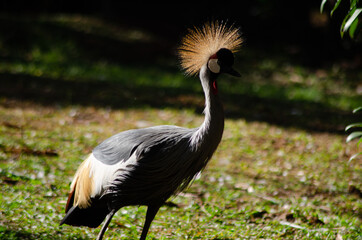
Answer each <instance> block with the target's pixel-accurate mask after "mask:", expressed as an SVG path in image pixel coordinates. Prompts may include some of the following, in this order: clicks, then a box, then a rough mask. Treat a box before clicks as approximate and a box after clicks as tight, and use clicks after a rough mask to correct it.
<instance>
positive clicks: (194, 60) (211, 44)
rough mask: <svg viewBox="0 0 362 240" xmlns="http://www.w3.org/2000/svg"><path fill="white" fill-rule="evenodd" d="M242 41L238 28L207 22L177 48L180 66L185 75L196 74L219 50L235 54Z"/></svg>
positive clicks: (190, 33)
mask: <svg viewBox="0 0 362 240" xmlns="http://www.w3.org/2000/svg"><path fill="white" fill-rule="evenodd" d="M242 42H243V40H242V38H241V35H240V31H239V29H238V28H236V27H234V25H231V26H227V25H226V23H224V22H218V21H214V22H207V23H205V24H204V25H203V26H202V27H201V28H196V27H194V28H193V29H189V30H188V34H187V35H186V36H185V37H184V38H183V39H182V41H181V45H180V47H179V48H178V54H179V57H180V60H181V66H182V68H183V69H184V70H185V72H186V74H188V75H194V74H197V73H198V72H199V71H200V69H201V67H202V66H203V65H204V64H206V63H207V61H208V60H209V58H210V57H211V56H212V55H214V54H215V53H216V52H217V51H218V50H220V49H221V48H227V49H229V50H230V51H231V52H233V53H234V52H236V51H237V50H238V48H239V47H240V46H241V44H242Z"/></svg>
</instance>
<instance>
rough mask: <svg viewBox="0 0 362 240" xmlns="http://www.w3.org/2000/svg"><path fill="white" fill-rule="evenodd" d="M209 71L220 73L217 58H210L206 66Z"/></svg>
mask: <svg viewBox="0 0 362 240" xmlns="http://www.w3.org/2000/svg"><path fill="white" fill-rule="evenodd" d="M207 66H208V68H209V70H210V71H211V72H213V73H220V65H219V63H218V59H217V58H211V59H210V60H209V62H208V64H207Z"/></svg>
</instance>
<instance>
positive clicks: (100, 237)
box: [97, 209, 117, 240]
mask: <svg viewBox="0 0 362 240" xmlns="http://www.w3.org/2000/svg"><path fill="white" fill-rule="evenodd" d="M116 212H117V211H116V210H115V209H112V211H111V212H110V213H108V215H107V217H106V221H105V222H104V224H103V227H102V229H101V231H100V232H99V234H98V237H97V240H102V238H103V235H104V233H105V232H106V230H107V227H108V225H109V223H110V222H111V220H112V217H113V215H114V214H115V213H116Z"/></svg>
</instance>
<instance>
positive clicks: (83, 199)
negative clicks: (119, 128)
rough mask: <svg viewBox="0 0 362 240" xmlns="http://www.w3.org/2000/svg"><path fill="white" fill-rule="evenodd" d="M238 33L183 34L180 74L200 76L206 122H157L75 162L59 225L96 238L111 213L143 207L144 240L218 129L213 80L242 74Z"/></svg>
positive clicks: (196, 169) (224, 27) (216, 139)
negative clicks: (93, 232) (90, 231)
mask: <svg viewBox="0 0 362 240" xmlns="http://www.w3.org/2000/svg"><path fill="white" fill-rule="evenodd" d="M242 42H243V40H242V37H241V33H240V29H239V28H238V27H236V26H235V24H228V23H227V22H226V21H208V22H205V23H204V24H203V25H201V26H200V27H195V26H194V27H191V28H189V29H188V30H187V32H186V34H185V36H184V37H183V38H182V40H181V42H180V44H179V47H178V48H177V51H178V56H179V60H180V66H181V68H182V69H183V70H184V71H185V75H188V76H192V75H197V74H198V75H199V78H200V82H201V86H202V89H203V92H204V96H205V109H204V121H203V123H202V124H201V125H200V126H199V127H196V128H184V127H179V126H174V125H162V126H155V127H148V128H143V129H131V130H126V131H123V132H120V133H118V134H115V135H113V136H111V137H109V138H108V139H106V140H104V141H103V142H101V143H100V144H99V145H98V146H96V147H95V148H94V149H93V151H92V153H90V154H89V155H88V157H87V158H86V159H85V160H84V161H83V162H82V163H81V165H80V166H79V168H78V169H77V171H76V173H75V176H74V178H73V181H72V183H71V185H70V192H69V196H68V201H67V204H66V207H65V216H64V218H63V219H62V220H61V222H60V225H62V224H67V225H72V226H87V227H91V228H96V227H98V226H99V225H100V224H101V223H102V222H103V221H104V219H105V221H104V223H103V226H102V228H101V230H100V232H99V234H98V236H97V240H101V239H102V238H103V236H104V234H105V232H106V230H107V228H108V225H109V223H110V222H111V220H112V217H113V216H114V214H115V213H116V212H117V211H118V210H119V209H120V208H122V207H125V206H147V212H146V217H145V221H144V225H143V229H142V232H141V236H140V240H145V239H146V237H147V234H148V231H149V228H150V226H151V223H152V221H153V219H154V218H155V216H156V214H157V212H158V211H159V209H160V207H161V206H162V205H163V204H164V203H165V202H166V200H167V199H168V198H170V197H171V196H175V195H177V194H178V193H180V192H181V191H183V190H185V188H187V187H188V186H189V185H190V184H191V183H192V182H193V180H194V179H195V177H196V176H197V175H198V174H199V173H200V172H201V171H202V170H203V169H204V168H205V166H206V165H207V163H208V162H209V160H210V159H211V157H212V156H213V154H214V152H215V150H216V149H217V147H218V145H219V143H220V141H221V138H222V135H223V131H224V110H223V105H222V102H221V98H220V94H219V89H218V85H217V79H218V77H219V76H220V75H221V74H224V73H226V74H230V75H233V76H235V77H240V74H239V73H238V72H237V71H236V70H234V69H233V64H234V53H235V52H237V51H238V50H239V48H240V47H241V45H242Z"/></svg>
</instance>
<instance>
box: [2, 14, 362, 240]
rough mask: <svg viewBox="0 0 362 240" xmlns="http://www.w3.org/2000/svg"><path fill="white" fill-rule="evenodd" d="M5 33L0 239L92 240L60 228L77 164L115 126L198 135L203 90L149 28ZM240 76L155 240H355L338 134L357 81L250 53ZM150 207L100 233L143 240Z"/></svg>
mask: <svg viewBox="0 0 362 240" xmlns="http://www.w3.org/2000/svg"><path fill="white" fill-rule="evenodd" d="M0 31H1V33H2V34H0V50H1V51H0V61H1V64H0V79H1V82H2V88H1V89H0V188H1V193H2V194H1V195H0V216H1V217H0V239H94V238H95V236H96V235H97V233H98V232H99V230H100V229H99V228H98V229H89V228H76V227H70V226H59V221H60V219H61V218H62V217H63V215H64V206H65V204H66V198H67V192H68V189H69V184H70V181H71V179H72V176H73V175H74V173H75V170H76V168H77V167H78V166H79V164H80V163H81V161H82V159H84V158H85V157H86V156H87V154H89V152H90V151H91V150H92V148H94V147H95V146H96V145H97V144H98V143H99V142H101V141H102V140H104V139H105V138H107V137H109V136H111V135H112V134H115V133H117V132H120V131H122V130H126V129H130V128H141V127H147V126H153V125H160V124H175V125H180V126H186V127H196V126H198V125H199V124H200V123H201V122H202V120H203V116H202V114H201V112H202V108H203V95H202V92H201V87H200V86H199V82H198V80H197V79H193V78H185V77H184V76H183V75H182V74H181V73H180V71H179V70H178V69H177V67H176V66H177V61H176V60H175V57H172V56H170V55H169V53H168V52H169V50H167V49H169V47H170V46H168V45H167V44H160V43H165V42H168V41H167V39H163V38H161V37H158V36H157V35H155V34H153V33H152V32H147V30H144V29H138V28H132V27H127V26H118V25H114V24H112V23H110V22H106V21H104V20H101V19H98V18H93V17H87V16H79V15H55V16H37V17H34V16H18V17H17V18H14V17H12V16H8V15H1V16H0ZM5 32H6V34H4V33H5ZM24 36H26V37H24ZM138 46H142V47H140V48H138ZM121 53H122V54H121ZM156 53H157V54H156ZM235 68H236V69H238V70H239V71H240V72H242V73H243V76H242V78H240V79H234V78H228V77H227V76H223V77H222V78H221V79H220V81H219V85H220V92H221V94H222V98H223V99H224V103H225V110H226V117H227V118H226V125H225V132H224V136H223V141H222V143H221V145H220V146H219V149H218V150H217V152H216V153H215V155H214V157H213V159H212V160H211V161H210V164H209V165H208V167H207V168H206V170H205V171H204V172H203V173H202V174H201V176H200V177H199V178H197V179H196V180H195V182H194V183H193V185H192V186H191V187H190V188H189V189H187V191H185V192H183V193H181V194H179V195H178V196H176V197H174V198H172V199H170V203H169V204H167V205H166V206H164V207H162V208H161V210H160V212H159V213H158V215H157V216H156V219H155V221H154V222H153V225H152V227H151V231H150V233H149V239H336V238H339V239H341V238H342V239H358V238H360V236H361V234H362V231H361V218H362V212H361V209H362V208H361V188H362V186H361V175H362V174H361V173H362V171H361V160H360V159H356V160H354V161H352V162H350V163H348V159H349V157H350V156H351V155H352V154H354V153H355V152H356V151H357V149H356V147H355V146H354V144H346V143H345V135H343V134H341V133H342V132H343V128H344V126H346V125H347V124H349V123H352V122H356V121H355V120H354V117H355V116H353V115H352V114H351V110H352V109H353V108H355V107H357V106H358V104H360V103H361V100H362V99H361V96H360V95H358V92H356V90H355V89H356V88H357V86H358V80H357V79H361V77H362V72H361V71H360V70H358V69H355V70H349V69H345V68H343V67H341V65H339V64H335V65H333V66H330V67H325V68H317V69H316V68H312V67H309V66H306V65H303V64H301V63H298V62H290V61H289V59H288V56H286V55H277V54H275V53H273V52H272V51H271V52H270V53H263V54H262V53H260V52H258V50H256V49H248V48H247V46H246V47H245V50H242V52H241V53H240V54H239V55H238V61H237V66H236V67H235ZM145 210H146V209H145V207H139V208H137V207H127V208H123V209H121V210H120V211H119V212H118V213H117V214H116V216H115V217H114V219H113V221H112V222H111V224H110V227H109V229H108V231H107V234H106V237H107V238H108V239H137V238H138V237H139V234H140V231H141V228H142V224H143V220H144V215H145Z"/></svg>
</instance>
